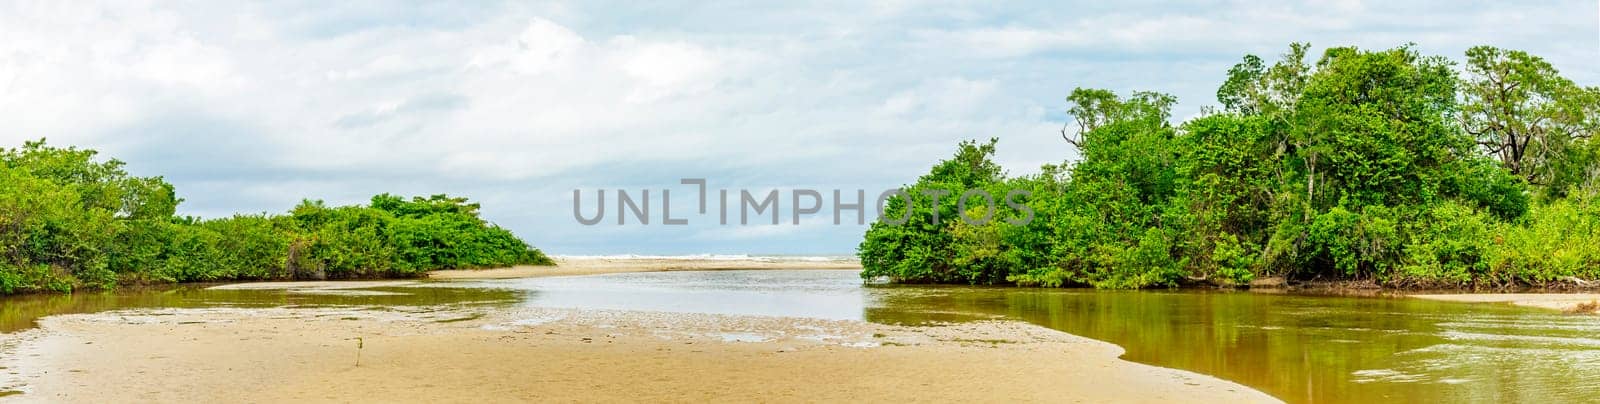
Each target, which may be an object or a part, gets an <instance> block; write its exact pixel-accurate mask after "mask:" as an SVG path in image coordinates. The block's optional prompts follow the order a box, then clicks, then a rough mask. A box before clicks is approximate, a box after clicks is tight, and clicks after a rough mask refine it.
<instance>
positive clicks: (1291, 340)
mask: <svg viewBox="0 0 1600 404" xmlns="http://www.w3.org/2000/svg"><path fill="white" fill-rule="evenodd" d="M419 286H425V287H414V286H413V287H403V286H402V287H386V288H375V289H372V290H373V291H379V292H389V293H382V294H372V295H339V294H333V295H329V294H292V293H284V292H282V291H261V290H209V289H205V288H203V287H198V286H185V287H178V288H171V289H163V290H147V291H122V292H115V293H97V294H77V295H71V296H26V297H13V298H6V299H0V332H9V331H14V330H17V329H21V328H25V327H28V326H30V325H31V323H32V320H33V319H34V318H37V317H39V316H42V315H49V314H58V313H72V312H92V311H101V310H111V309H125V308H141V307H215V306H243V307H275V306H327V305H341V306H342V305H360V306H391V305H432V304H464V305H484V306H490V307H494V306H505V307H511V306H519V305H520V306H536V307H563V308H590V309H615V310H646V311H673V312H696V313H716V314H734V315H761V316H792V317H812V318H823V319H838V320H864V321H871V322H878V323H888V324H906V325H920V324H932V323H939V322H959V321H972V320H980V319H1009V320H1018V321H1026V322H1029V323H1033V324H1037V325H1040V326H1044V327H1049V328H1053V329H1057V330H1061V331H1065V332H1068V333H1072V334H1076V335H1081V336H1085V337H1089V338H1094V339H1098V340H1102V341H1107V342H1111V343H1114V344H1117V345H1119V346H1122V347H1123V348H1124V349H1126V350H1127V353H1126V354H1125V355H1124V356H1123V358H1124V359H1127V360H1131V361H1135V362H1140V363H1146V364H1151V365H1157V366H1164V367H1171V368H1177V369H1184V370H1189V371H1194V372H1198V373H1203V374H1208V375H1213V376H1216V377H1219V378H1223V379H1227V380H1231V381H1234V382H1238V383H1240V384H1244V385H1247V386H1250V387H1253V388H1256V389H1260V390H1262V391H1264V392H1266V393H1268V394H1271V395H1273V396H1276V397H1278V398H1281V399H1283V400H1285V401H1289V402H1305V403H1372V402H1592V401H1596V400H1600V317H1596V316H1575V315H1563V314H1560V313H1555V312H1551V311H1544V310H1537V309H1526V308H1518V307H1512V306H1508V305H1498V304H1469V303H1453V302H1436V301H1426V300H1419V299H1408V298H1398V297H1341V296H1309V295H1294V294H1265V293H1252V292H1228V291H1097V290H1076V289H1064V290H1063V289H1025V288H988V287H930V286H879V285H863V283H862V281H861V279H860V278H859V277H858V276H857V272H856V271H824V270H795V271H782V270H780V271H773V270H765V271H707V272H657V273H633V274H611V275H595V276H581V277H556V278H530V279H512V280H496V281H468V282H427V283H423V284H421V285H419Z"/></svg>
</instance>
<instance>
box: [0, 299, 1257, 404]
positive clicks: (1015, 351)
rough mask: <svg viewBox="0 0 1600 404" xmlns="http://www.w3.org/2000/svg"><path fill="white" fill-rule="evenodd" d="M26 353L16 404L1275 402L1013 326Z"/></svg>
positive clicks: (760, 322)
mask: <svg viewBox="0 0 1600 404" xmlns="http://www.w3.org/2000/svg"><path fill="white" fill-rule="evenodd" d="M0 337H5V336H4V335H0ZM14 337H15V338H14V340H13V341H9V342H6V346H7V347H6V348H3V349H7V350H8V354H7V355H3V356H0V357H3V358H4V360H0V366H5V367H7V368H8V370H7V371H9V372H13V373H16V374H17V376H16V377H18V378H19V379H20V381H21V382H22V383H23V385H24V386H23V387H21V389H22V390H23V391H24V392H23V393H22V394H19V395H14V396H11V397H6V398H5V399H7V400H10V399H15V400H18V401H28V402H32V401H45V402H48V401H126V400H134V401H178V400H195V399H199V400H205V401H209V400H237V399H240V398H245V399H247V400H249V401H386V402H387V401H398V402H423V401H427V402H432V401H481V400H510V399H516V400H560V401H616V400H623V401H640V400H643V401H669V402H701V401H706V400H715V401H779V402H795V401H819V400H820V401H844V400H859V399H862V398H864V397H872V398H874V399H875V400H918V401H926V400H940V401H958V400H959V401H968V400H974V401H984V400H994V399H997V398H1000V399H1005V400H1008V401H1029V402H1042V401H1060V400H1064V399H1070V400H1080V401H1090V402H1105V401H1115V402H1151V403H1156V402H1172V401H1175V400H1176V401H1205V402H1222V401H1229V402H1278V400H1277V399H1275V398H1272V397H1270V396H1268V395H1267V394H1265V393H1262V392H1260V391H1257V390H1254V389H1251V388H1248V387H1246V386H1243V385H1239V384H1237V383H1232V382H1228V381H1225V380H1222V379H1218V378H1215V377H1211V376H1206V375H1201V374H1197V373H1193V372H1187V371H1181V370H1175V369H1168V368H1161V367H1156V366H1149V365H1142V364H1137V363H1133V362H1129V361H1125V360H1122V359H1119V358H1118V357H1119V356H1120V355H1122V353H1123V350H1122V348H1120V347H1118V346H1116V345H1113V344H1110V343H1106V342H1101V341H1097V340H1091V339H1088V338H1084V337H1079V336H1075V335H1071V334H1067V333H1062V332H1059V331H1055V330H1050V329H1047V328H1043V327H1039V326H1035V325H1031V324H1027V323H1022V322H1015V321H983V322H974V323H962V324H948V325H934V326H918V327H909V326H890V325H882V324H874V323H866V322H859V321H834V320H814V319H801V318H779V317H756V316H726V315H708V314H685V313H656V312H633V311H605V310H576V309H515V310H502V311H492V310H490V311H486V310H485V309H482V308H470V307H468V308H441V307H418V308H396V309H394V310H365V309H362V308H273V309H238V308H213V309H153V310H126V311H114V312H104V313H96V314H73V315H62V316H52V317H48V318H45V319H42V320H41V322H40V327H39V328H38V329H34V330H29V331H27V332H24V333H22V335H16V336H14ZM356 338H361V342H360V344H361V345H362V347H361V348H360V349H359V350H358V349H357V344H358V342H357V340H356ZM358 351H359V354H358ZM358 355H359V356H360V359H359V361H360V362H359V365H357V362H356V361H357V360H358V359H357V356H358ZM245 380H248V381H249V382H248V383H241V381H245ZM9 388H16V387H8V386H6V385H5V384H0V390H6V389H9Z"/></svg>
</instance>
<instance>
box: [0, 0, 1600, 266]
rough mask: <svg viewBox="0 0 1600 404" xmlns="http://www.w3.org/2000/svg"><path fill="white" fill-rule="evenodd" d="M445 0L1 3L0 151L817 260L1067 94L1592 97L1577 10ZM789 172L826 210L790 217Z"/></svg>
mask: <svg viewBox="0 0 1600 404" xmlns="http://www.w3.org/2000/svg"><path fill="white" fill-rule="evenodd" d="M459 3H463V4H465V5H463V4H449V3H444V2H439V3H415V2H383V1H349V2H321V1H317V2H313V1H306V2H296V1H274V2H262V3H232V2H228V3H225V2H210V1H192V2H188V1H182V2H144V1H118V2H106V3H103V4H94V3H92V2H58V1H40V2H32V1H22V2H16V1H0V145H4V147H16V146H19V145H20V144H21V143H22V142H23V141H25V140H30V139H38V138H48V139H49V142H50V143H51V144H54V145H58V146H69V145H70V146H77V147H82V148H91V149H96V150H100V151H101V152H102V153H104V154H105V155H108V156H112V157H115V158H118V159H121V160H123V161H126V162H127V163H128V169H129V171H130V172H132V173H133V174H136V175H152V176H153V175H160V176H164V177H165V178H166V179H167V180H168V181H170V182H172V183H173V184H174V185H175V186H176V187H177V189H178V193H179V196H180V197H181V198H183V199H184V202H183V204H182V205H180V206H179V213H180V214H185V215H196V216H201V217H226V216H230V215H233V214H235V213H261V212H271V213H281V212H285V211H287V210H288V209H289V208H290V207H292V206H293V205H294V204H296V203H298V202H299V201H300V200H301V199H307V198H309V199H321V200H325V201H327V202H329V203H334V204H353V203H364V202H366V201H367V200H368V199H369V198H370V197H371V196H372V195H374V194H378V193H384V192H390V193H396V194H403V195H430V194H437V193H448V194H452V195H460V196H466V197H469V198H471V199H473V200H475V201H478V202H481V203H482V204H483V209H482V211H483V215H484V217H485V218H486V219H488V220H490V221H493V222H495V223H497V224H499V225H500V226H503V227H506V228H508V229H510V230H512V231H513V232H515V233H516V234H518V235H519V236H521V237H523V238H524V239H526V240H528V241H529V242H530V243H532V244H533V245H535V246H537V247H540V248H541V249H544V250H545V251H546V252H549V253H553V254H557V255H599V254H630V253H631V254H661V255H665V254H696V253H714V254H805V255H832V254H850V253H852V252H853V251H854V249H855V246H856V245H857V244H858V243H859V242H860V237H861V234H862V232H863V231H865V226H862V225H856V224H854V221H853V220H851V219H853V217H851V216H850V215H854V212H846V213H845V215H846V221H847V223H846V224H844V225H834V224H833V217H832V214H831V213H829V212H831V210H832V209H831V205H832V204H833V203H834V202H835V200H834V199H833V198H832V195H831V190H834V189H839V190H842V191H843V193H844V195H845V197H844V198H843V199H845V200H843V201H839V202H840V203H853V202H856V200H855V190H857V189H862V190H865V192H866V193H867V195H868V199H869V201H868V204H869V206H868V209H867V210H868V212H867V214H868V215H869V219H870V216H871V215H873V214H874V213H875V212H874V210H875V209H873V208H872V207H871V205H872V203H871V202H873V201H872V200H873V199H875V198H876V195H877V193H879V192H881V191H883V190H885V189H891V188H894V187H898V186H901V185H903V184H907V183H910V182H913V181H915V179H916V177H917V176H919V175H922V174H923V173H926V172H927V170H928V168H929V167H931V166H932V165H933V164H935V163H936V162H937V161H938V160H940V159H943V158H947V157H948V156H950V155H951V154H952V152H953V151H954V149H955V146H956V144H957V143H958V142H960V141H962V140H965V139H988V138H998V139H1000V141H999V146H998V148H999V150H998V153H997V156H996V158H997V160H998V162H999V163H1000V164H1002V165H1003V166H1005V167H1006V168H1007V170H1008V171H1009V172H1010V173H1011V174H1012V175H1024V174H1028V173H1033V172H1037V171H1038V167H1039V166H1040V165H1042V164H1047V163H1060V162H1063V161H1069V160H1071V159H1073V158H1074V154H1073V151H1072V149H1071V148H1070V147H1069V146H1068V145H1067V144H1066V143H1065V142H1063V141H1062V140H1061V138H1060V133H1059V131H1060V130H1061V127H1062V125H1063V124H1064V123H1065V122H1066V121H1067V120H1068V117H1067V116H1066V114H1065V113H1064V110H1065V108H1066V104H1065V101H1064V98H1065V97H1066V95H1067V94H1068V93H1069V92H1070V91H1071V90H1072V89H1073V88H1075V87H1095V88H1107V89H1111V90H1115V91H1118V92H1129V91H1138V90H1149V91H1159V92H1164V93H1168V94H1172V95H1174V96H1176V97H1177V98H1178V102H1179V104H1178V106H1177V107H1176V108H1175V110H1174V119H1177V120H1182V119H1186V118H1190V117H1194V116H1197V115H1198V114H1200V112H1201V111H1202V108H1205V107H1207V106H1214V105H1216V104H1217V102H1216V100H1215V91H1216V86H1217V85H1218V84H1220V83H1221V81H1222V80H1223V78H1224V73H1225V72H1226V71H1227V69H1228V67H1230V66H1232V65H1233V64H1234V63H1236V62H1238V61H1239V60H1240V58H1241V57H1242V56H1244V55H1245V54H1256V55H1261V56H1262V57H1264V58H1267V59H1268V60H1275V59H1276V56H1277V55H1279V54H1281V53H1283V52H1284V51H1285V50H1286V49H1287V46H1288V44H1289V43H1291V42H1309V43H1311V44H1312V45H1313V46H1315V47H1316V48H1315V50H1314V52H1320V50H1321V49H1322V48H1324V47H1327V46H1351V45H1353V46H1360V47H1363V48H1368V49H1387V48H1392V47H1396V46H1401V45H1405V44H1407V43H1415V46H1416V47H1417V49H1419V50H1420V51H1422V52H1423V53H1426V54H1433V55H1442V56H1446V57H1449V58H1451V59H1453V60H1458V61H1459V60H1462V54H1463V52H1464V51H1465V50H1466V49H1467V48H1468V47H1471V46H1474V45H1495V46H1501V47H1508V48H1516V49H1522V50H1526V51H1529V52H1531V53H1533V54H1535V55H1539V56H1542V57H1544V58H1546V59H1547V60H1549V61H1550V62H1551V63H1552V64H1554V65H1555V66H1556V68H1558V69H1560V70H1561V71H1562V73H1563V74H1564V75H1566V76H1567V77H1569V78H1572V79H1574V80H1576V81H1577V82H1579V83H1580V84H1583V85H1600V63H1597V62H1600V5H1597V2H1595V1H1589V0H1583V1H1533V2H1505V1H1360V0H1342V1H1338V0H1332V1H1188V2H1151V1H1038V2H1035V1H1019V2H946V1H914V0H898V1H879V2H868V1H838V2H813V3H806V4H801V3H800V2H745V1H728V2H716V1H708V2H684V3H678V2H611V1H581V2H506V3H498V2H488V1H484V2H459ZM639 3H646V4H639ZM791 3H792V4H791ZM682 178H704V179H705V180H706V181H707V187H708V188H709V189H710V190H711V191H710V193H711V196H713V197H714V196H715V195H716V193H717V190H719V189H730V190H732V195H733V198H731V199H733V200H735V201H736V200H737V197H738V192H739V190H749V191H750V192H752V193H755V194H757V195H758V196H760V195H764V193H765V192H767V191H769V190H779V191H780V200H779V206H780V210H781V211H782V223H783V224H781V225H776V226H774V225H771V224H770V221H763V222H760V223H763V224H761V225H756V224H752V225H748V226H740V225H737V216H738V214H737V212H738V211H737V209H738V208H739V206H738V205H737V202H732V203H731V204H730V206H731V207H730V210H731V212H732V217H733V218H734V220H733V221H732V224H730V225H720V224H719V223H718V218H717V205H716V204H715V201H714V200H713V201H712V202H713V203H712V205H711V206H710V209H709V211H708V214H706V215H700V214H699V212H698V207H697V203H698V201H697V191H698V187H696V186H693V185H682V184H680V183H679V180H680V179H682ZM801 188H804V189H816V190H819V191H821V192H822V193H823V194H824V198H823V199H824V201H823V202H822V205H823V206H824V208H823V209H822V210H821V212H820V213H819V214H816V215H809V216H804V217H802V220H801V224H800V225H792V221H791V219H792V216H791V215H790V213H791V208H792V207H793V206H792V205H793V203H792V196H793V192H791V191H790V190H793V189H801ZM579 189H581V190H583V191H584V193H583V194H582V195H583V199H582V205H581V208H582V212H583V213H584V216H586V217H592V216H593V214H594V212H595V209H597V205H596V203H595V202H594V200H593V197H594V195H595V192H596V190H601V189H604V190H606V192H607V195H606V197H607V200H606V201H607V204H608V205H609V206H607V207H606V208H607V212H606V213H607V216H605V217H604V219H605V220H604V221H602V222H601V223H600V224H597V225H593V226H586V225H583V224H581V223H579V221H578V220H577V219H576V218H575V217H574V211H573V191H574V190H579ZM619 189H621V190H627V192H628V193H629V194H630V196H632V197H633V198H634V199H640V197H641V196H642V195H641V193H642V191H643V190H646V189H649V190H651V194H650V198H651V199H650V202H649V204H650V205H652V206H650V207H651V211H650V214H651V215H652V217H651V219H652V220H651V222H650V224H649V225H639V224H637V223H634V222H633V220H634V218H633V217H631V216H630V217H629V218H628V220H629V221H630V222H629V223H628V224H626V225H618V224H616V222H615V220H616V216H617V209H618V207H617V206H616V205H615V203H616V200H617V195H616V191H617V190H619ZM663 190H667V191H670V192H671V194H670V200H671V204H672V207H671V212H672V216H673V218H675V219H680V218H681V219H684V220H687V221H688V222H689V223H688V224H687V225H682V226H666V225H662V224H661V220H662V219H663V218H662V217H661V213H662V210H663V207H662V206H661V203H662V200H661V195H662V193H661V191H663ZM802 202H804V203H806V204H810V203H811V200H810V199H809V198H804V199H803V200H802ZM752 221H753V222H754V219H752Z"/></svg>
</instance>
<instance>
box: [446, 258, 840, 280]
mask: <svg viewBox="0 0 1600 404" xmlns="http://www.w3.org/2000/svg"><path fill="white" fill-rule="evenodd" d="M736 269H861V263H860V262H857V261H856V260H853V259H850V260H826V261H822V260H811V259H803V258H782V257H778V258H768V257H758V258H744V259H698V258H561V257H557V258H556V266H553V267H551V266H519V267H512V268H501V269H475V270H449V271H433V272H429V273H428V278H429V279H502V278H531V277H539V276H571V275H595V274H608V273H622V272H664V271H716V270H736Z"/></svg>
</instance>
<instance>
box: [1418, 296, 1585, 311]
mask: <svg viewBox="0 0 1600 404" xmlns="http://www.w3.org/2000/svg"><path fill="white" fill-rule="evenodd" d="M1410 296H1411V297H1415V298H1419V299H1429V300H1442V301H1449V302H1470V303H1510V304H1514V305H1518V306H1524V307H1538V308H1543V309H1552V310H1561V311H1566V312H1571V311H1574V310H1575V309H1577V307H1578V305H1580V304H1584V303H1593V302H1600V294H1596V293H1475V294H1467V293H1463V294H1430V295H1410Z"/></svg>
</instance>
